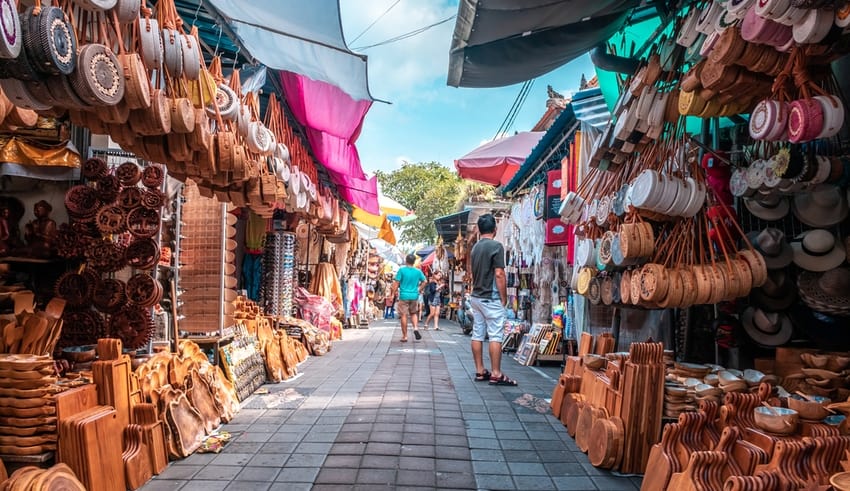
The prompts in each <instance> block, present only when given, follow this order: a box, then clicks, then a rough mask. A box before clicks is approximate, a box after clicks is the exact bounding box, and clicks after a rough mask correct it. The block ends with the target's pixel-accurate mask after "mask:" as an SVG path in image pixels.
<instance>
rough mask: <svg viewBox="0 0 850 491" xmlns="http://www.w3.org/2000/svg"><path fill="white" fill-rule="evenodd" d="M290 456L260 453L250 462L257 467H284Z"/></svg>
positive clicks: (249, 463)
mask: <svg viewBox="0 0 850 491" xmlns="http://www.w3.org/2000/svg"><path fill="white" fill-rule="evenodd" d="M289 455H290V454H287V453H258V454H257V455H255V456H254V458H252V459H251V461H250V462H248V465H250V466H255V467H283V465H284V464H285V463H286V460H287V459H288V458H289Z"/></svg>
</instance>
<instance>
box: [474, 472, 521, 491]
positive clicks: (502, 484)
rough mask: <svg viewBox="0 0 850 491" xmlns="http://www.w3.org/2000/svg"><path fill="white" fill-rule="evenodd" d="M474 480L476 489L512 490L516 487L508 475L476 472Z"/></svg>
mask: <svg viewBox="0 0 850 491" xmlns="http://www.w3.org/2000/svg"><path fill="white" fill-rule="evenodd" d="M475 481H476V483H477V485H478V489H492V490H494V491H495V490H513V489H517V487H516V486H515V485H514V482H513V479H511V477H510V476H505V475H502V474H478V473H476V476H475Z"/></svg>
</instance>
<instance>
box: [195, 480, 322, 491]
mask: <svg viewBox="0 0 850 491" xmlns="http://www.w3.org/2000/svg"><path fill="white" fill-rule="evenodd" d="M313 489H318V488H314V487H313V483H310V482H304V483H298V482H286V483H283V482H274V483H272V485H271V487H270V488H269V491H312V490H313ZM199 491H201V490H199Z"/></svg>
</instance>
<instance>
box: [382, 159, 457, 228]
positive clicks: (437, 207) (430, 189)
mask: <svg viewBox="0 0 850 491" xmlns="http://www.w3.org/2000/svg"><path fill="white" fill-rule="evenodd" d="M376 175H377V176H378V182H379V183H381V191H382V192H383V193H384V194H385V195H387V196H389V197H390V198H393V199H394V200H396V201H398V202H399V203H401V204H402V205H404V206H405V207H406V208H408V209H410V210H413V211H414V212H415V213H416V219H415V220H411V221H409V222H407V223H404V224H401V225H399V229H400V230H401V238H402V240H403V241H404V242H407V243H411V244H414V243H417V242H424V243H428V244H433V243H435V242H436V240H437V229H436V227H435V226H434V219H435V218H439V217H441V216H443V215H448V214H450V213H452V212H454V211H456V209H455V206H456V203H457V199H458V196H459V195H460V193H461V186H462V181H461V179H460V178H459V177H458V176H457V174H455V173H454V172H452V171H451V170H450V169H448V168H447V167H444V166H443V165H441V164H439V163H438V162H418V163H410V162H405V163H404V164H403V165H402V166H401V168H400V169H396V170H393V171H391V172H382V171H378V172H377V173H376Z"/></svg>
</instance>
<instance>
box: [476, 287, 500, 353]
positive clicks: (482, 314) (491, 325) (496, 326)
mask: <svg viewBox="0 0 850 491" xmlns="http://www.w3.org/2000/svg"><path fill="white" fill-rule="evenodd" d="M469 303H470V305H471V306H472V318H473V323H472V340H473V341H484V338H485V336H486V337H488V338H490V341H491V342H494V343H501V342H502V338H503V337H504V334H505V308H504V307H502V304H501V302H499V301H498V300H493V299H486V298H476V297H470V299H469Z"/></svg>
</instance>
